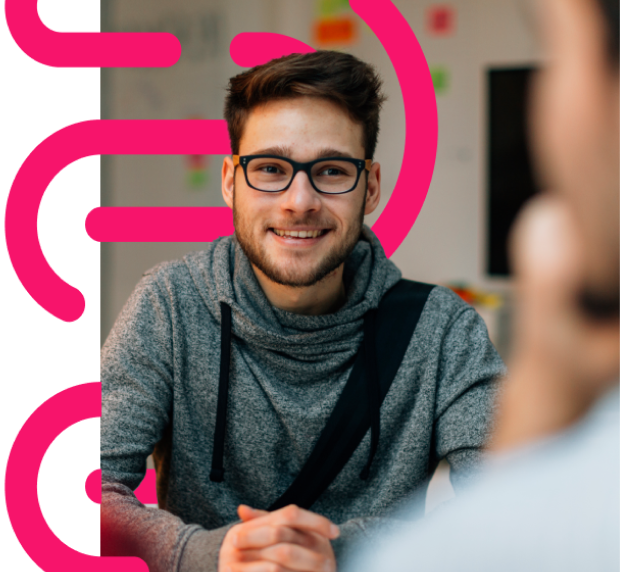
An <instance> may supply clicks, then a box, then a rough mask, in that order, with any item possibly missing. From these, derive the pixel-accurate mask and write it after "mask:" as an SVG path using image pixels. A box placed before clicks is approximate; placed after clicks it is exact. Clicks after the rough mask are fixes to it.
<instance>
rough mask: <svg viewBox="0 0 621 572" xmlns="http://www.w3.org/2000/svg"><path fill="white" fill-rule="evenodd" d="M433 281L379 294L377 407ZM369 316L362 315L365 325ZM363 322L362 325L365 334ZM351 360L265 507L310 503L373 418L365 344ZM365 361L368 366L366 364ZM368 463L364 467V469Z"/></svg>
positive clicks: (404, 283) (398, 286) (403, 284)
mask: <svg viewBox="0 0 621 572" xmlns="http://www.w3.org/2000/svg"><path fill="white" fill-rule="evenodd" d="M433 287H434V286H433V285H431V284H422V283H420V282H412V281H410V280H400V281H399V282H398V283H397V284H396V285H395V286H394V287H393V288H391V289H390V290H389V291H388V292H387V293H386V294H385V295H384V297H383V298H382V300H381V302H380V305H379V308H378V309H377V312H376V313H375V316H374V321H375V327H374V329H375V336H374V338H375V344H374V346H375V354H376V356H377V366H376V368H377V377H378V380H379V395H378V396H375V397H376V398H377V399H379V403H378V404H376V407H378V408H379V406H380V405H381V403H382V402H383V400H384V397H385V396H386V394H387V393H388V390H389V388H390V385H391V384H392V381H393V379H394V378H395V375H396V374H397V370H398V369H399V366H400V365H401V361H402V360H403V356H404V355H405V352H406V350H407V347H408V345H409V343H410V340H411V339H412V335H413V334H414V330H415V328H416V325H417V324H418V320H419V318H420V315H421V313H422V311H423V308H424V307H425V303H426V302H427V298H428V296H429V293H430V292H431V290H432V289H433ZM368 323H369V322H368V321H367V317H366V316H365V326H366V325H367V324H368ZM366 333H367V328H366V327H365V334H366ZM360 347H361V349H360V351H358V355H357V356H356V359H355V361H354V367H353V369H352V372H351V374H350V376H349V379H348V380H347V383H346V385H345V387H344V388H343V391H342V393H341V395H340V397H339V399H338V401H337V403H336V406H335V407H334V410H333V411H332V413H331V415H330V417H329V418H328V422H327V423H326V426H325V427H324V429H323V431H322V432H321V435H320V436H319V439H318V440H317V443H316V444H315V447H314V449H313V451H312V452H311V454H310V456H309V457H308V459H307V461H306V463H305V464H304V466H303V467H302V470H301V471H300V473H299V474H298V476H297V477H296V478H295V480H294V481H293V482H292V483H291V485H290V486H289V488H288V489H287V490H286V491H285V492H284V493H283V495H282V496H281V497H280V498H279V499H278V500H276V501H275V502H274V503H273V504H272V505H271V506H270V507H269V510H277V509H279V508H282V507H284V506H287V505H289V504H296V505H298V506H300V507H302V508H310V507H311V506H312V505H313V503H314V502H315V501H316V500H317V499H318V498H319V497H320V496H321V494H322V493H323V491H325V490H326V489H327V488H328V486H329V485H330V483H332V481H333V480H334V479H335V478H336V476H337V475H338V474H339V473H340V472H341V470H342V468H343V467H344V466H345V464H346V463H347V461H348V460H349V459H350V457H351V456H352V454H353V453H354V451H355V450H356V448H357V447H358V445H359V444H360V442H361V441H362V438H363V437H364V435H365V434H366V432H367V431H368V430H369V427H370V426H371V422H372V417H373V415H372V411H373V403H371V399H372V397H373V396H372V395H371V392H370V391H367V387H368V386H369V385H368V384H367V383H366V376H365V373H366V374H367V375H368V373H369V372H368V363H369V361H368V360H367V359H365V355H364V354H365V352H364V349H363V348H364V347H365V343H364V342H363V343H362V344H361V346H360ZM365 364H366V367H365ZM368 466H369V465H367V467H365V469H368Z"/></svg>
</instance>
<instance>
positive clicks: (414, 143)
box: [349, 0, 438, 257]
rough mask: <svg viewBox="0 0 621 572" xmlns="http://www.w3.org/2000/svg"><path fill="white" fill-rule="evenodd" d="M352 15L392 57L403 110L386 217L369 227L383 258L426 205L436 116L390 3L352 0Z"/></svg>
mask: <svg viewBox="0 0 621 572" xmlns="http://www.w3.org/2000/svg"><path fill="white" fill-rule="evenodd" d="M349 4H350V6H351V8H352V10H354V12H356V14H358V16H360V17H361V18H362V19H363V20H364V21H365V22H366V23H367V24H368V25H369V27H370V28H371V29H372V30H373V32H374V33H375V35H376V36H377V38H378V39H379V41H380V42H381V43H382V45H383V46H384V49H385V50H386V53H387V54H388V56H389V57H390V60H391V62H392V65H393V67H394V68H395V71H396V73H397V78H398V79H399V85H400V86H401V93H402V95H403V103H404V107H405V148H404V150H403V161H402V165H401V171H400V173H399V178H398V179H397V183H396V185H395V188H394V189H393V191H392V195H391V197H390V200H389V201H388V204H387V205H386V207H385V208H384V211H383V212H382V214H381V215H380V217H379V218H378V220H377V221H376V223H375V224H374V225H373V230H374V232H375V234H376V235H377V236H378V238H379V239H380V241H381V243H382V246H383V247H384V250H385V251H386V256H388V257H390V256H392V255H393V253H394V252H395V251H396V250H397V248H399V246H400V245H401V243H402V242H403V240H404V239H405V237H406V236H407V234H408V232H409V231H410V229H411V228H412V226H413V225H414V223H415V222H416V218H417V217H418V214H419V212H420V210H421V208H422V206H423V203H424V202H425V198H426V196H427V191H428V190H429V185H430V183H431V178H432V176H433V169H434V165H435V160H436V150H437V146H438V111H437V107H436V98H435V93H434V90H433V83H432V81H431V74H430V73H429V67H428V65H427V61H426V59H425V54H424V53H423V50H422V49H421V47H420V44H419V43H418V40H417V39H416V36H415V35H414V32H413V31H412V29H411V28H410V26H409V25H408V23H407V21H406V20H405V18H404V17H403V16H402V15H401V13H400V12H399V10H397V8H395V6H394V4H393V3H392V2H390V0H350V2H349Z"/></svg>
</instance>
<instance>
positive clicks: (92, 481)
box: [84, 469, 101, 504]
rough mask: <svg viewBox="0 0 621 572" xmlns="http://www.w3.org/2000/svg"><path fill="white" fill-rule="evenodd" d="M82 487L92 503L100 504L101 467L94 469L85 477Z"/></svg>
mask: <svg viewBox="0 0 621 572" xmlns="http://www.w3.org/2000/svg"><path fill="white" fill-rule="evenodd" d="M84 489H85V490H86V496H87V497H88V498H89V499H91V500H92V501H93V502H94V503H97V504H101V469H96V470H95V471H93V472H92V473H91V474H90V475H89V476H88V477H87V478H86V483H84Z"/></svg>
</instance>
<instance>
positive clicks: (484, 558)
mask: <svg viewBox="0 0 621 572" xmlns="http://www.w3.org/2000/svg"><path fill="white" fill-rule="evenodd" d="M537 6H538V9H539V10H541V14H537V16H538V17H540V25H541V31H542V33H543V36H542V37H543V39H544V41H545V47H546V48H547V49H548V50H549V52H550V56H551V57H550V60H549V65H548V67H546V69H545V70H544V71H543V72H542V73H541V74H540V77H539V78H538V80H537V84H536V86H535V89H534V92H533V98H532V104H533V105H532V118H531V119H532V121H531V127H532V135H533V143H534V144H535V146H534V150H535V151H536V157H537V158H538V160H539V162H540V168H541V174H542V175H543V176H544V177H545V179H546V182H547V183H548V184H549V185H550V189H551V191H550V192H549V193H547V194H546V196H545V197H542V198H541V199H538V200H537V201H536V202H534V203H533V204H532V205H531V206H530V207H528V209H527V210H526V212H525V213H524V215H523V217H522V220H521V221H520V223H519V224H518V228H517V229H516V236H515V242H514V257H515V263H516V270H517V273H518V284H517V285H518V293H519V300H518V302H519V305H518V307H517V309H516V321H517V324H516V325H517V328H516V330H515V344H514V346H515V355H514V358H513V362H512V364H511V365H510V372H511V375H510V378H509V379H508V380H507V384H506V388H505V391H503V395H502V399H501V401H500V404H499V415H498V419H497V422H496V430H495V432H494V437H493V442H492V449H493V450H494V453H495V454H494V457H493V458H492V459H491V461H492V462H491V464H490V466H489V467H488V475H487V476H486V477H485V478H484V479H482V480H481V482H480V483H479V484H478V486H477V487H476V488H475V489H474V490H472V491H469V492H468V494H466V493H465V494H464V495H462V497H461V498H460V499H458V501H457V502H456V503H455V504H454V505H453V506H451V507H447V508H446V510H445V511H443V512H439V513H438V514H437V517H436V518H434V515H433V514H432V515H430V517H428V518H427V519H425V520H426V522H425V523H424V526H417V527H416V528H417V530H412V531H409V532H408V533H406V534H403V535H400V536H397V537H395V538H394V539H393V540H391V541H390V542H389V543H388V545H387V546H386V547H385V548H384V549H383V550H382V551H379V552H376V553H375V554H373V555H372V556H371V555H369V554H368V553H367V554H366V556H367V557H369V556H370V558H368V559H366V560H365V559H364V557H361V561H360V562H358V563H357V564H352V567H351V570H352V572H354V571H355V572H361V571H363V572H379V571H383V570H400V571H404V572H405V571H414V570H425V571H426V572H436V571H438V572H440V571H441V572H451V571H459V572H461V571H465V570H468V571H469V570H476V571H478V572H492V571H497V570H503V571H514V570H515V571H518V570H519V571H523V570H528V571H530V572H537V571H542V572H543V571H545V572H548V571H551V570H563V571H564V572H574V571H575V572H578V571H583V570H597V571H598V572H618V570H619V533H620V530H619V1H618V0H545V2H538V3H537ZM446 546H450V547H451V550H450V551H449V550H445V547H446Z"/></svg>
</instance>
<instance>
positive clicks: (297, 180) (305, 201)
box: [280, 171, 321, 213]
mask: <svg viewBox="0 0 621 572" xmlns="http://www.w3.org/2000/svg"><path fill="white" fill-rule="evenodd" d="M280 207H281V208H282V209H283V210H286V211H290V212H297V213H307V212H312V211H318V210H319V209H321V197H320V196H319V193H318V192H317V191H315V189H314V188H313V186H312V185H311V182H310V180H309V178H308V175H307V174H306V173H305V172H304V171H300V172H299V173H296V175H295V177H294V178H293V181H291V186H290V187H289V188H288V189H287V190H286V191H285V192H284V194H283V200H282V203H281V205H280Z"/></svg>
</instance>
